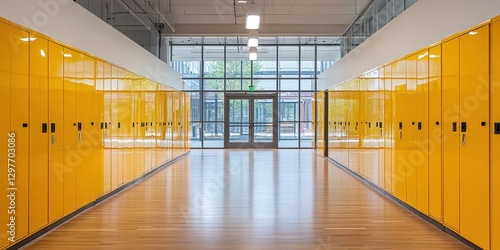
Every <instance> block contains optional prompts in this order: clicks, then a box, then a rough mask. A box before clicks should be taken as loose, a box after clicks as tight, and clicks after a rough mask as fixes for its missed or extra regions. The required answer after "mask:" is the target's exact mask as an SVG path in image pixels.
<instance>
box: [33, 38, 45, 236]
mask: <svg viewBox="0 0 500 250" xmlns="http://www.w3.org/2000/svg"><path fill="white" fill-rule="evenodd" d="M30 39H31V40H32V41H31V42H30V60H29V62H30V88H29V96H30V109H29V110H30V112H29V114H30V117H29V119H30V124H31V126H29V131H30V133H29V142H30V143H29V150H30V161H29V164H30V165H29V232H30V233H33V232H36V231H38V230H39V229H41V228H42V227H44V226H45V225H47V223H48V200H49V197H48V195H49V194H48V190H49V183H48V181H49V176H48V174H49V166H48V156H49V155H48V146H49V137H48V133H49V123H48V118H49V117H48V112H49V111H48V53H49V51H48V42H47V40H46V39H44V38H42V37H40V36H36V35H33V34H31V36H30Z"/></svg>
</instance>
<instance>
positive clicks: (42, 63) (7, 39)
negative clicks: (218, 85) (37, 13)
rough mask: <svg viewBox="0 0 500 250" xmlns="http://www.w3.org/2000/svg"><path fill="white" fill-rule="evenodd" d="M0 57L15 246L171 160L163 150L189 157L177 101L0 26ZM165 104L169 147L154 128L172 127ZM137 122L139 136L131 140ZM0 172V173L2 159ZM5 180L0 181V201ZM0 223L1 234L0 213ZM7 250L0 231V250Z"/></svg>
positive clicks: (184, 116)
mask: <svg viewBox="0 0 500 250" xmlns="http://www.w3.org/2000/svg"><path fill="white" fill-rule="evenodd" d="M0 54H1V55H2V57H1V58H0V112H1V113H2V119H3V120H2V122H1V123H0V134H1V135H0V139H2V140H3V141H4V142H7V139H8V134H9V133H15V139H16V142H15V151H16V152H15V153H16V156H15V164H14V165H15V171H16V172H15V176H16V178H15V187H16V188H17V190H16V212H15V216H16V237H15V240H16V242H19V241H20V240H22V239H23V238H25V237H26V236H28V235H31V234H33V233H36V232H38V231H39V230H41V229H43V228H45V227H47V226H48V225H50V224H52V223H54V222H56V221H57V220H59V219H61V218H63V216H66V215H69V214H71V213H73V212H75V211H76V210H77V209H79V208H81V207H84V206H86V205H88V204H91V203H92V202H94V201H95V200H96V199H97V198H99V197H101V196H103V195H105V194H108V193H110V192H111V191H113V190H115V189H116V188H118V187H120V186H123V185H124V184H126V183H127V182H130V181H132V180H133V179H135V178H137V177H140V176H142V175H143V174H145V173H147V172H148V171H151V170H153V169H155V168H156V167H158V166H160V165H162V164H164V163H165V162H168V161H171V160H173V158H174V157H173V156H174V154H173V153H172V152H173V151H174V148H173V147H172V146H173V144H175V145H177V146H178V148H176V149H175V150H176V154H175V155H176V156H180V155H182V154H184V153H185V152H187V150H188V149H189V148H188V146H189V143H187V141H186V138H188V136H187V135H185V133H186V132H185V130H184V129H183V128H184V126H185V124H188V123H189V122H190V121H189V119H190V116H189V115H188V113H186V112H187V111H188V109H186V108H183V107H182V106H183V105H184V104H185V103H188V101H187V98H189V97H188V96H187V95H186V94H184V93H182V92H180V91H177V90H174V89H171V88H170V87H167V86H164V85H161V84H159V83H156V82H153V81H150V80H148V79H145V78H143V77H140V76H137V75H134V74H132V73H130V72H128V71H126V70H124V69H121V68H119V67H117V66H115V65H112V64H110V63H107V62H104V61H101V60H100V59H98V58H95V57H92V56H89V55H87V54H86V53H85V52H82V51H78V50H76V49H73V48H69V47H67V46H64V45H61V44H59V43H58V42H56V41H53V40H51V39H50V38H48V37H45V36H44V35H42V34H38V33H36V32H31V31H29V32H28V31H26V30H24V29H23V28H20V27H17V26H14V25H12V24H10V23H9V22H6V21H4V20H3V19H0ZM160 89H161V91H160ZM167 91H169V92H170V93H171V95H170V96H168V95H166V93H167ZM161 98H163V99H161ZM165 98H174V99H175V100H174V102H176V103H178V109H177V110H176V114H175V117H176V119H177V120H176V121H178V125H177V126H175V127H173V128H172V130H173V131H171V133H173V134H176V135H177V137H175V138H172V137H171V136H170V137H169V136H168V133H167V132H166V131H167V130H168V129H167V127H168V126H167V124H166V121H165V124H163V123H162V124H160V119H163V120H165V117H170V118H173V116H172V114H165V112H173V110H172V109H171V108H170V109H169V108H168V107H167V104H168V103H172V101H167V100H165ZM146 108H147V109H146ZM133 122H134V124H133ZM146 122H147V131H146V130H141V131H139V130H138V129H139V128H140V127H141V126H140V125H141V123H142V124H143V125H146ZM171 124H172V123H171ZM160 126H165V129H163V130H162V129H160ZM144 128H145V126H144ZM181 129H182V130H181ZM168 140H171V141H172V140H174V142H173V143H170V144H169V143H168ZM180 140H181V141H180ZM160 145H164V146H160ZM7 149H8V145H7V143H0V150H3V151H4V152H7ZM0 163H1V164H2V165H3V166H7V163H8V162H7V158H6V157H1V158H0ZM7 173H8V172H7V171H0V194H1V195H2V197H7V188H8V187H9V183H8V182H7V178H8V176H7ZM0 207H5V208H8V207H9V203H8V200H7V199H0ZM0 214H1V215H0V223H1V224H3V225H7V224H8V223H9V222H10V216H11V215H9V214H8V210H7V209H5V210H2V211H0ZM8 246H11V243H10V242H9V241H8V233H7V231H6V230H1V231H0V249H4V248H6V247H8Z"/></svg>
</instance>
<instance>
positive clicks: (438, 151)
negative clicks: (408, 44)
mask: <svg viewBox="0 0 500 250" xmlns="http://www.w3.org/2000/svg"><path fill="white" fill-rule="evenodd" d="M441 90H442V88H441V45H438V46H435V47H432V48H430V49H429V109H428V110H429V215H430V216H431V217H432V218H434V219H435V220H437V221H440V222H442V221H443V204H442V203H443V202H442V200H443V181H442V178H443V170H442V167H443V165H442V160H443V156H442V146H443V143H442V140H443V132H442V124H443V122H442V115H441V114H442V99H441V93H442V91H441Z"/></svg>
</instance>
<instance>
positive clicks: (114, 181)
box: [108, 65, 122, 190]
mask: <svg viewBox="0 0 500 250" xmlns="http://www.w3.org/2000/svg"><path fill="white" fill-rule="evenodd" d="M117 78H118V68H117V67H116V66H114V65H112V66H111V89H110V92H109V97H110V98H109V99H110V100H109V101H110V106H109V109H110V110H109V114H110V117H109V118H110V120H109V121H108V132H109V137H110V139H111V140H110V143H109V144H110V152H111V158H110V159H111V162H110V165H111V190H115V189H116V188H117V187H119V186H120V185H121V178H120V176H122V168H121V167H122V166H119V165H118V141H117V140H118V134H117V133H118V130H117V127H118V108H117V107H118V105H117V98H118V95H117V88H118V79H117Z"/></svg>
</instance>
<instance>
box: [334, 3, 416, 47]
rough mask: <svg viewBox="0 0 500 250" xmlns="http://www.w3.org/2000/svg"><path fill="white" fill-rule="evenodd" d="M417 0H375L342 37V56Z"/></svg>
mask: <svg viewBox="0 0 500 250" xmlns="http://www.w3.org/2000/svg"><path fill="white" fill-rule="evenodd" d="M415 2H417V0H374V1H373V2H372V4H371V5H369V6H367V7H366V8H365V9H364V12H362V14H361V15H359V16H358V18H357V19H356V20H355V21H354V22H353V24H352V25H351V26H350V27H349V29H347V31H346V32H345V34H344V35H343V36H342V37H341V38H340V42H339V43H340V45H341V48H342V49H341V53H342V55H341V56H345V55H346V54H347V53H349V51H351V50H353V49H354V48H355V47H356V46H358V45H359V44H361V43H362V42H363V41H365V40H366V39H368V37H370V36H371V35H373V34H374V33H375V32H377V31H378V30H379V29H381V28H382V27H384V26H385V25H386V24H387V23H389V22H390V21H391V20H392V19H394V18H395V17H397V16H398V15H399V14H401V13H402V12H403V11H405V10H406V9H408V8H409V7H410V6H412V5H413V4H414V3H415Z"/></svg>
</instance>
